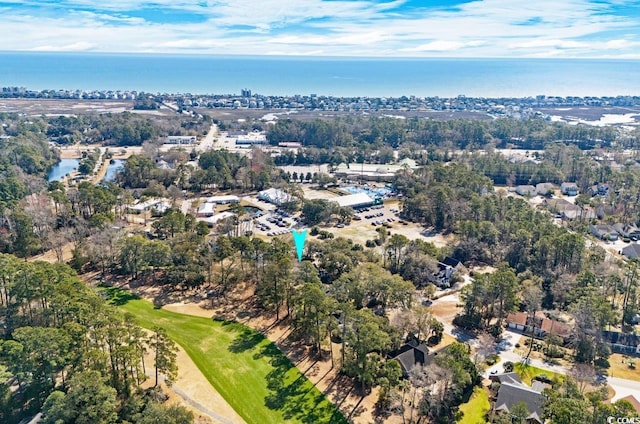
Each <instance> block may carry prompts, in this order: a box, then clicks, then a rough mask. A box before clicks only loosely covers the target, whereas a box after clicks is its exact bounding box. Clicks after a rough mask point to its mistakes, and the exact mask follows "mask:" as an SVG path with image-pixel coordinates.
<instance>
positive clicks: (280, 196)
mask: <svg viewBox="0 0 640 424" xmlns="http://www.w3.org/2000/svg"><path fill="white" fill-rule="evenodd" d="M258 199H260V200H263V201H265V202H269V203H272V204H274V205H276V206H282V205H284V204H285V203H289V202H292V201H293V197H292V196H291V195H290V194H289V193H285V192H284V191H282V190H280V189H277V188H270V189H267V190H262V191H261V192H259V193H258Z"/></svg>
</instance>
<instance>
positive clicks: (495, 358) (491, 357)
mask: <svg viewBox="0 0 640 424" xmlns="http://www.w3.org/2000/svg"><path fill="white" fill-rule="evenodd" d="M498 359H500V357H499V356H498V355H496V354H495V353H492V354H491V355H487V358H486V359H485V362H486V363H487V365H495V364H496V362H498Z"/></svg>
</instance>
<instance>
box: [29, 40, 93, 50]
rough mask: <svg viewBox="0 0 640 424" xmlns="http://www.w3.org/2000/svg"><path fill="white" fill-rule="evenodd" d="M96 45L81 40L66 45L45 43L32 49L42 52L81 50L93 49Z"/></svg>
mask: <svg viewBox="0 0 640 424" xmlns="http://www.w3.org/2000/svg"><path fill="white" fill-rule="evenodd" d="M93 47H95V44H92V43H88V42H86V41H79V42H77V43H73V44H67V45H65V46H61V45H44V46H36V47H34V48H33V49H31V50H32V51H41V52H53V51H62V52H81V51H87V50H91V49H92V48H93Z"/></svg>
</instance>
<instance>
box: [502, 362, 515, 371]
mask: <svg viewBox="0 0 640 424" xmlns="http://www.w3.org/2000/svg"><path fill="white" fill-rule="evenodd" d="M502 366H503V367H504V372H513V362H511V361H507V362H505V363H504V364H502Z"/></svg>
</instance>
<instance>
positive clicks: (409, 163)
mask: <svg viewBox="0 0 640 424" xmlns="http://www.w3.org/2000/svg"><path fill="white" fill-rule="evenodd" d="M415 168H417V164H416V161H414V160H413V159H409V158H406V159H403V160H401V161H400V162H399V163H397V164H392V165H389V164H384V165H383V164H375V163H348V164H347V163H341V164H340V165H338V166H337V167H336V169H335V170H334V171H333V175H334V176H336V177H337V178H346V179H350V180H366V181H385V182H392V181H393V179H394V178H395V175H396V172H398V171H400V170H402V169H415Z"/></svg>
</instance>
